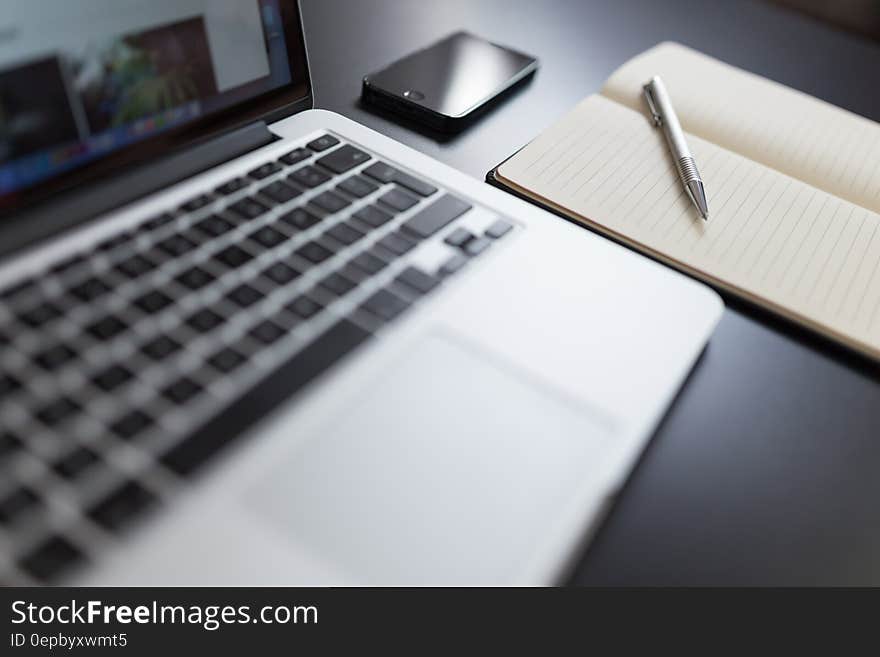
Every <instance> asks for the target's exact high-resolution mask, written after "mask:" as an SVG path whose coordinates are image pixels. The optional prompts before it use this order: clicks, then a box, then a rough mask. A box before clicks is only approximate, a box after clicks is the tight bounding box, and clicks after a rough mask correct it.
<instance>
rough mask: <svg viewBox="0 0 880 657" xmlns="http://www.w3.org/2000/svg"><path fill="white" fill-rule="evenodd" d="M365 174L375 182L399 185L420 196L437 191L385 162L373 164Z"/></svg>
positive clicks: (365, 170)
mask: <svg viewBox="0 0 880 657" xmlns="http://www.w3.org/2000/svg"><path fill="white" fill-rule="evenodd" d="M363 173H365V174H366V175H368V176H370V177H371V178H373V179H374V180H378V181H379V182H382V183H392V182H393V183H397V184H398V185H400V186H401V187H406V188H407V189H408V190H409V191H411V192H415V193H416V194H418V195H419V196H430V195H431V194H433V193H434V192H436V191H437V188H436V187H434V186H433V185H429V184H428V183H426V182H425V181H423V180H419V179H418V178H416V177H415V176H412V175H410V174H408V173H405V172H403V171H400V170H399V169H395V168H394V167H393V166H391V165H390V164H386V163H385V162H376V163H375V164H371V165H370V166H368V167H367V168H366V169H364V171H363Z"/></svg>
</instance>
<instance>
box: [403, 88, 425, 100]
mask: <svg viewBox="0 0 880 657" xmlns="http://www.w3.org/2000/svg"><path fill="white" fill-rule="evenodd" d="M403 97H404V98H406V99H408V100H424V98H425V94H423V93H422V92H421V91H416V90H415V89H407V90H406V91H404V92H403Z"/></svg>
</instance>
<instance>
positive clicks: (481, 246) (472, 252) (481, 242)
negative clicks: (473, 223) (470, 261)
mask: <svg viewBox="0 0 880 657" xmlns="http://www.w3.org/2000/svg"><path fill="white" fill-rule="evenodd" d="M491 245H492V240H490V239H489V238H488V237H477V238H474V239H472V240H471V241H470V242H468V243H467V244H465V245H464V252H465V253H467V254H468V255H469V256H478V255H480V254H481V253H482V252H483V251H485V250H486V249H488V248H489V247H490V246H491Z"/></svg>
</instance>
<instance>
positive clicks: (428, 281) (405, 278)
mask: <svg viewBox="0 0 880 657" xmlns="http://www.w3.org/2000/svg"><path fill="white" fill-rule="evenodd" d="M394 280H396V281H397V282H398V283H401V284H403V285H405V286H406V287H408V288H410V289H413V290H415V291H416V292H419V293H420V294H427V293H428V292H430V291H431V290H433V289H434V288H435V287H437V286H438V285H439V284H440V279H438V278H436V277H435V276H431V275H430V274H426V273H425V272H423V271H422V270H421V269H418V268H416V267H407V268H406V269H404V270H403V271H402V272H400V274H399V275H398V276H397V278H395V279H394Z"/></svg>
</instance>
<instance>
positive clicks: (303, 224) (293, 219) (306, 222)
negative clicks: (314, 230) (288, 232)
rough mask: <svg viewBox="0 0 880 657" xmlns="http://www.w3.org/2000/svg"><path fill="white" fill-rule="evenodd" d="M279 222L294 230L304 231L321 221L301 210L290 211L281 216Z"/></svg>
mask: <svg viewBox="0 0 880 657" xmlns="http://www.w3.org/2000/svg"><path fill="white" fill-rule="evenodd" d="M279 220H280V221H281V222H283V223H285V224H287V225H288V226H290V227H292V228H295V229H296V230H306V229H308V228H311V227H312V226H314V225H315V224H317V223H318V222H320V221H321V220H320V219H319V218H318V217H316V216H315V215H313V214H312V213H311V212H309V211H308V210H304V209H303V208H296V209H295V210H291V211H290V212H288V213H287V214H283V215H281V217H279Z"/></svg>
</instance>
